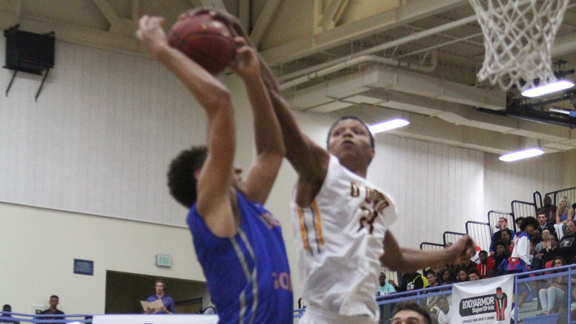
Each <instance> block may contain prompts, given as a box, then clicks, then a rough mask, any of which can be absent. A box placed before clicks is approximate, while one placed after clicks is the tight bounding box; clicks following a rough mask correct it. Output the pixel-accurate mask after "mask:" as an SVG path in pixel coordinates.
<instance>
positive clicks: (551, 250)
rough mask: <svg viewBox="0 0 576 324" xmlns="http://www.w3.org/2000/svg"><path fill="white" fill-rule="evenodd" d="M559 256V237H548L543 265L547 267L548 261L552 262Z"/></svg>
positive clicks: (543, 254)
mask: <svg viewBox="0 0 576 324" xmlns="http://www.w3.org/2000/svg"><path fill="white" fill-rule="evenodd" d="M557 256H558V237H556V235H555V234H553V235H549V236H548V241H547V242H546V246H545V247H544V250H543V251H542V263H543V264H544V265H546V263H547V262H548V261H552V260H553V259H554V258H555V257H557Z"/></svg>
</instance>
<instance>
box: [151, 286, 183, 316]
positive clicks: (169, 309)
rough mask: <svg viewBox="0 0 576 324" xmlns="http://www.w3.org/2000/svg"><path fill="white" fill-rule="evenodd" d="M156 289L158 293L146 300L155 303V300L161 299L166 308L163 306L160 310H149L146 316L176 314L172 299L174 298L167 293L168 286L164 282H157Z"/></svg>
mask: <svg viewBox="0 0 576 324" xmlns="http://www.w3.org/2000/svg"><path fill="white" fill-rule="evenodd" d="M154 288H155V290H156V293H155V294H154V295H152V296H150V297H148V299H146V301H147V302H153V301H155V300H158V299H161V300H162V303H163V304H164V306H162V308H160V309H154V308H153V309H150V308H149V309H148V310H146V314H174V313H176V310H175V309H174V300H173V299H172V297H170V296H168V295H167V294H166V293H165V291H164V290H165V289H166V284H164V281H162V280H156V283H155V284H154Z"/></svg>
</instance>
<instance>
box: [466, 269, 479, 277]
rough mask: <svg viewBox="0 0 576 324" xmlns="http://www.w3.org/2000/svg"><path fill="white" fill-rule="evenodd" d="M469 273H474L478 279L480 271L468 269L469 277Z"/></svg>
mask: <svg viewBox="0 0 576 324" xmlns="http://www.w3.org/2000/svg"><path fill="white" fill-rule="evenodd" d="M471 273H475V274H476V275H477V276H478V277H480V271H478V269H474V268H472V269H470V270H468V275H470V274H471Z"/></svg>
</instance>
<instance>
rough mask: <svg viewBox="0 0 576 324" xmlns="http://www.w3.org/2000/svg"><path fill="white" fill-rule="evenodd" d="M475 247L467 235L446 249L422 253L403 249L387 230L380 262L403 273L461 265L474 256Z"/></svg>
mask: <svg viewBox="0 0 576 324" xmlns="http://www.w3.org/2000/svg"><path fill="white" fill-rule="evenodd" d="M474 246H475V245H474V242H473V241H472V239H471V238H470V237H469V236H467V235H466V236H464V237H462V238H461V239H459V240H458V241H456V243H454V244H452V246H450V247H448V248H445V249H440V250H428V251H422V250H416V249H407V248H401V247H400V246H399V245H398V242H397V241H396V238H395V237H394V236H393V235H392V232H390V231H389V230H387V231H386V234H385V236H384V254H383V255H382V257H381V258H380V262H381V263H382V265H384V266H386V267H388V268H390V269H391V270H395V271H401V272H412V271H416V270H418V269H424V268H426V267H432V266H436V265H439V264H444V263H448V262H453V263H454V264H459V263H461V262H462V261H463V260H464V259H465V258H470V257H471V256H472V253H473V251H474Z"/></svg>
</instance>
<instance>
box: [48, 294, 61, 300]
mask: <svg viewBox="0 0 576 324" xmlns="http://www.w3.org/2000/svg"><path fill="white" fill-rule="evenodd" d="M52 298H56V299H58V300H60V297H58V296H56V295H52V296H50V299H52Z"/></svg>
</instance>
